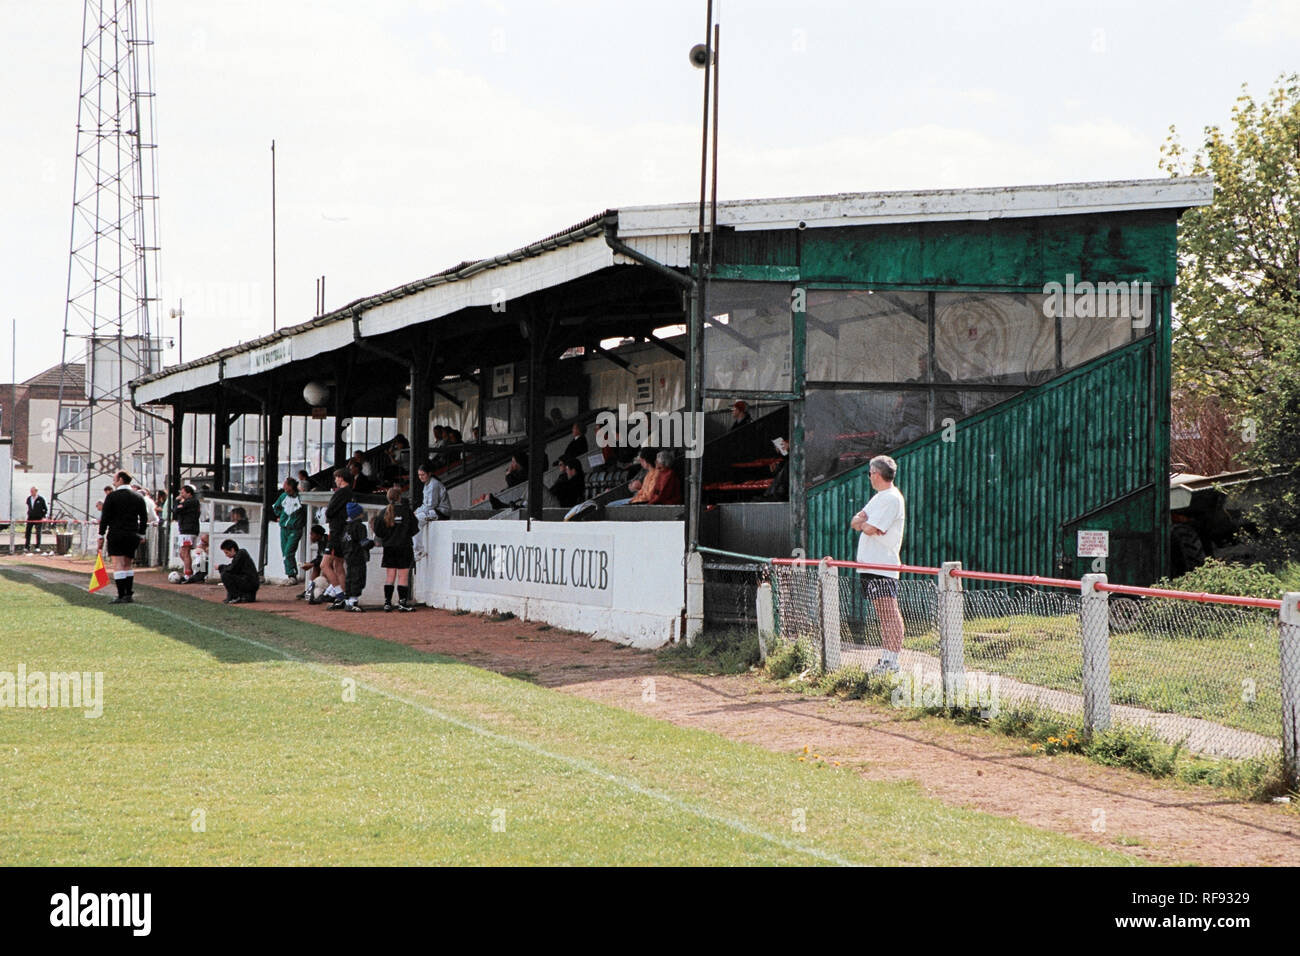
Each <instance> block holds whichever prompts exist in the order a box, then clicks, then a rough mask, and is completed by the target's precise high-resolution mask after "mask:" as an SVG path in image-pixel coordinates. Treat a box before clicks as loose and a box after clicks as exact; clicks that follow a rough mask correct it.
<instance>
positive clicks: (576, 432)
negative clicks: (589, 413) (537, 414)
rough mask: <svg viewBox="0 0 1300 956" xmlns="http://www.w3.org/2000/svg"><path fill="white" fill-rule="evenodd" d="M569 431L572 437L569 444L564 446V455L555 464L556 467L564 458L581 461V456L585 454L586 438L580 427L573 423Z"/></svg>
mask: <svg viewBox="0 0 1300 956" xmlns="http://www.w3.org/2000/svg"><path fill="white" fill-rule="evenodd" d="M571 431H572V435H573V437H572V438H570V439H569V443H568V444H567V445H565V446H564V454H563V455H561V456H560V457H559V460H558V461H556V462H555V463H556V464H557V465H558V464H560V463H562V462H563V461H564V459H566V458H577V459H581V458H582V456H583V455H585V454H587V436H586V435H584V434H583V433H582V426H581V425H579V424H578V423H577V422H574V423H573V428H572V430H571Z"/></svg>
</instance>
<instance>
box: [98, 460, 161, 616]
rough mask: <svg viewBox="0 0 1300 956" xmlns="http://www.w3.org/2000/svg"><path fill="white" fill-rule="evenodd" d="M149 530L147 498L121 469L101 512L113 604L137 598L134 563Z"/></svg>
mask: <svg viewBox="0 0 1300 956" xmlns="http://www.w3.org/2000/svg"><path fill="white" fill-rule="evenodd" d="M148 530H149V512H148V510H147V509H146V508H145V504H144V499H143V498H142V497H140V496H139V495H137V494H136V493H135V492H134V491H132V490H131V476H130V475H129V474H127V473H126V472H125V471H119V472H118V473H117V474H116V475H114V476H113V490H112V491H111V492H109V495H108V497H107V498H105V499H104V508H103V510H102V511H101V512H100V514H99V550H100V551H103V550H104V545H105V544H107V545H108V556H109V557H110V558H111V559H112V561H113V583H114V584H115V585H117V597H115V598H113V601H112V603H114V604H131V603H132V602H133V601H134V600H135V572H134V571H132V570H131V564H132V562H133V561H134V560H135V552H136V549H137V548H138V547H139V546H140V541H141V539H143V538H144V536H145V533H146V532H147V531H148Z"/></svg>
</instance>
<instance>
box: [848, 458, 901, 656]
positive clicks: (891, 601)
mask: <svg viewBox="0 0 1300 956" xmlns="http://www.w3.org/2000/svg"><path fill="white" fill-rule="evenodd" d="M868 468H869V470H870V474H871V487H872V488H873V489H874V490H875V494H874V495H872V496H871V499H870V500H869V501H868V502H867V506H866V507H865V508H863V509H862V510H861V511H859V512H858V513H857V514H856V515H854V516H853V520H852V521H851V522H850V527H852V528H853V530H854V531H858V532H861V534H862V537H860V538H859V539H858V561H859V562H861V563H862V564H884V565H900V564H902V563H903V562H902V559H901V557H900V555H901V552H902V548H903V524H904V522H905V521H906V519H907V509H906V505H905V504H904V502H903V494H902V492H900V491H899V490H898V489H897V488H895V487H894V477H895V476H896V475H897V474H898V463H897V462H895V461H894V459H892V458H890V457H889V456H888V455H877V456H876V457H875V458H873V459H871V464H870V465H869V466H868ZM858 574H859V575H861V580H862V595H863V597H865V598H866V599H867V600H868V601H870V602H871V605H872V607H874V608H875V609H876V618H877V619H878V620H879V621H880V639H881V644H882V645H883V647H882V648H881V651H880V661H879V662H878V663H877V664H876V666H875V668H874V669H873V670H872V673H873V674H877V675H879V674H893V673H897V672H898V652H899V651H901V650H902V649H903V615H902V612H900V611H899V609H898V572H897V571H888V570H882V569H878V568H873V569H871V570H861V571H859V572H858Z"/></svg>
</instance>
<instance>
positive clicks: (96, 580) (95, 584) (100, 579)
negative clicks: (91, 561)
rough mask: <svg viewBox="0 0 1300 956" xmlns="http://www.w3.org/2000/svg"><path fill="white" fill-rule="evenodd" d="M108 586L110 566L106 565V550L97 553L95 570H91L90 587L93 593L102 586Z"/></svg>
mask: <svg viewBox="0 0 1300 956" xmlns="http://www.w3.org/2000/svg"><path fill="white" fill-rule="evenodd" d="M105 587H108V568H106V567H104V552H102V551H100V552H98V553H97V554H96V555H95V570H94V571H91V572H90V588H89V591H90V592H91V593H92V594H93V593H94V592H96V591H98V590H99V589H100V588H105Z"/></svg>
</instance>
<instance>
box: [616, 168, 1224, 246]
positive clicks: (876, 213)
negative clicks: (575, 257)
mask: <svg viewBox="0 0 1300 956" xmlns="http://www.w3.org/2000/svg"><path fill="white" fill-rule="evenodd" d="M1213 198H1214V182H1213V180H1211V179H1210V178H1208V177H1178V178H1170V179H1145V180H1130V181H1123V182H1099V183H1064V184H1060V185H1052V186H1008V187H999V188H992V189H944V190H914V191H909V192H878V193H846V194H841V195H835V196H808V197H796V198H791V199H746V200H737V201H732V202H723V203H719V204H718V222H719V224H721V225H724V226H730V227H732V228H734V229H736V230H738V231H743V230H746V229H789V228H796V227H798V226H799V224H800V223H803V224H804V225H805V227H807V228H809V229H816V228H823V227H828V226H850V225H880V224H886V223H897V222H922V221H926V220H932V221H944V220H959V219H965V220H986V219H1001V218H1021V217H1030V216H1060V215H1081V214H1084V213H1103V212H1130V211H1134V210H1141V209H1168V208H1175V209H1185V208H1189V207H1192V206H1205V205H1208V204H1209V203H1210V202H1211V200H1212V199H1213ZM698 225H699V206H698V204H695V203H676V204H672V205H664V206H633V207H626V208H622V209H619V211H618V231H619V236H620V237H621V238H625V239H626V238H629V237H634V236H655V235H660V236H662V235H674V234H688V233H691V232H693V231H695V230H696V229H697V228H698Z"/></svg>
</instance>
